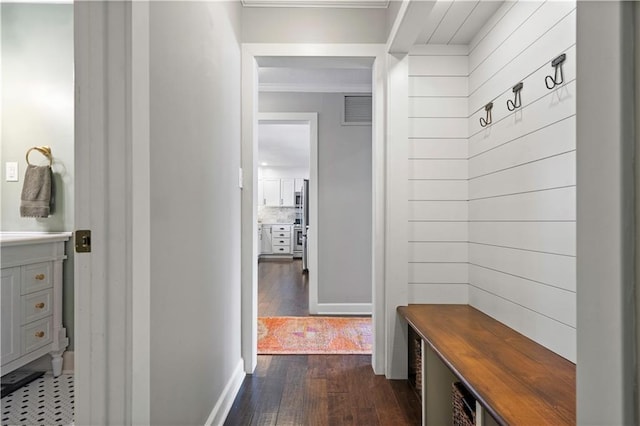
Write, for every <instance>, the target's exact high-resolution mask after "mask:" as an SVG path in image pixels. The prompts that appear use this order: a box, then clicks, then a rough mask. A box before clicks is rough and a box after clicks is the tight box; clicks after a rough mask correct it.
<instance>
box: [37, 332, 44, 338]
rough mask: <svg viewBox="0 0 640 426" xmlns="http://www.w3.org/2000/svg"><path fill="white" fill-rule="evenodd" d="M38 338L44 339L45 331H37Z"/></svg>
mask: <svg viewBox="0 0 640 426" xmlns="http://www.w3.org/2000/svg"><path fill="white" fill-rule="evenodd" d="M36 337H37V338H39V339H42V338H43V337H44V331H36Z"/></svg>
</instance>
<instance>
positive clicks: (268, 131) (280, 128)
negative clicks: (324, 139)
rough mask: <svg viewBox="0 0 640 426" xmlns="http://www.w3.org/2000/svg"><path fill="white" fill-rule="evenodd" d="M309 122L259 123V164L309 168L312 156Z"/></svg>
mask: <svg viewBox="0 0 640 426" xmlns="http://www.w3.org/2000/svg"><path fill="white" fill-rule="evenodd" d="M310 143H311V141H310V139H309V124H307V123H295V124H294V123H278V122H276V123H272V122H260V123H259V124H258V165H259V166H261V167H287V168H296V169H308V168H309V158H310V150H311V147H310Z"/></svg>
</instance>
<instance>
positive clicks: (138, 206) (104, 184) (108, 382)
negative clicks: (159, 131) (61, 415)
mask: <svg viewBox="0 0 640 426" xmlns="http://www.w3.org/2000/svg"><path fill="white" fill-rule="evenodd" d="M148 7H149V5H148V2H147V1H138V2H130V1H127V2H75V3H74V50H75V91H76V96H75V164H76V168H75V175H76V180H75V191H76V192H75V228H76V229H89V230H91V232H92V235H91V243H92V252H91V253H84V254H77V255H76V256H75V268H74V299H75V312H74V315H75V387H76V399H75V424H79V425H85V424H92V425H98V424H122V425H124V424H149V422H150V410H149V406H150V405H149V396H150V394H149V392H150V388H149V385H150V381H149V379H150V377H149V376H150V374H149V366H150V363H149V344H150V342H149V330H150V323H149V307H150V298H149V289H150V269H149V252H150V250H149V249H150V243H149V242H150V233H149V220H148V219H149V214H150V211H149V176H150V175H149V160H150V158H149V105H148V103H149V10H148ZM134 164H135V168H134V167H133V165H134ZM134 282H135V287H134V285H133V284H134ZM133 313H135V315H133ZM134 342H135V344H134Z"/></svg>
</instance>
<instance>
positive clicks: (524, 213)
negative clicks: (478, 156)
mask: <svg viewBox="0 0 640 426" xmlns="http://www.w3.org/2000/svg"><path fill="white" fill-rule="evenodd" d="M420 213H422V214H425V213H426V212H420ZM469 219H470V220H471V221H573V220H575V219H576V188H575V187H570V188H560V189H552V190H548V191H539V192H529V193H525V194H517V195H510V196H505V197H496V198H485V199H482V200H474V201H469Z"/></svg>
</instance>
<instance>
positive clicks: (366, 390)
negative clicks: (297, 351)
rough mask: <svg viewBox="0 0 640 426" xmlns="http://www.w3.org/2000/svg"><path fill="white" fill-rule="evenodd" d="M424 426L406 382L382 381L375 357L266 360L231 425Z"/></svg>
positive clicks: (246, 386) (247, 383)
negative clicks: (376, 368) (375, 367)
mask: <svg viewBox="0 0 640 426" xmlns="http://www.w3.org/2000/svg"><path fill="white" fill-rule="evenodd" d="M419 424H420V403H419V401H418V399H417V397H416V394H415V393H414V392H413V390H412V389H411V388H410V387H409V384H408V382H407V381H406V380H387V379H386V378H385V377H384V376H376V375H375V374H373V370H372V368H371V357H370V356H369V355H281V356H270V355H261V356H259V357H258V367H257V368H256V371H255V372H254V374H253V375H251V376H247V377H246V378H245V380H244V383H243V384H242V388H241V389H240V392H239V393H238V396H237V397H236V400H235V402H234V404H233V407H232V408H231V411H230V412H229V415H228V416H227V419H226V421H225V425H229V426H231V425H283V426H284V425H287V426H289V425H327V426H329V425H330V426H334V425H367V426H369V425H382V426H386V425H389V426H403V425H419Z"/></svg>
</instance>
